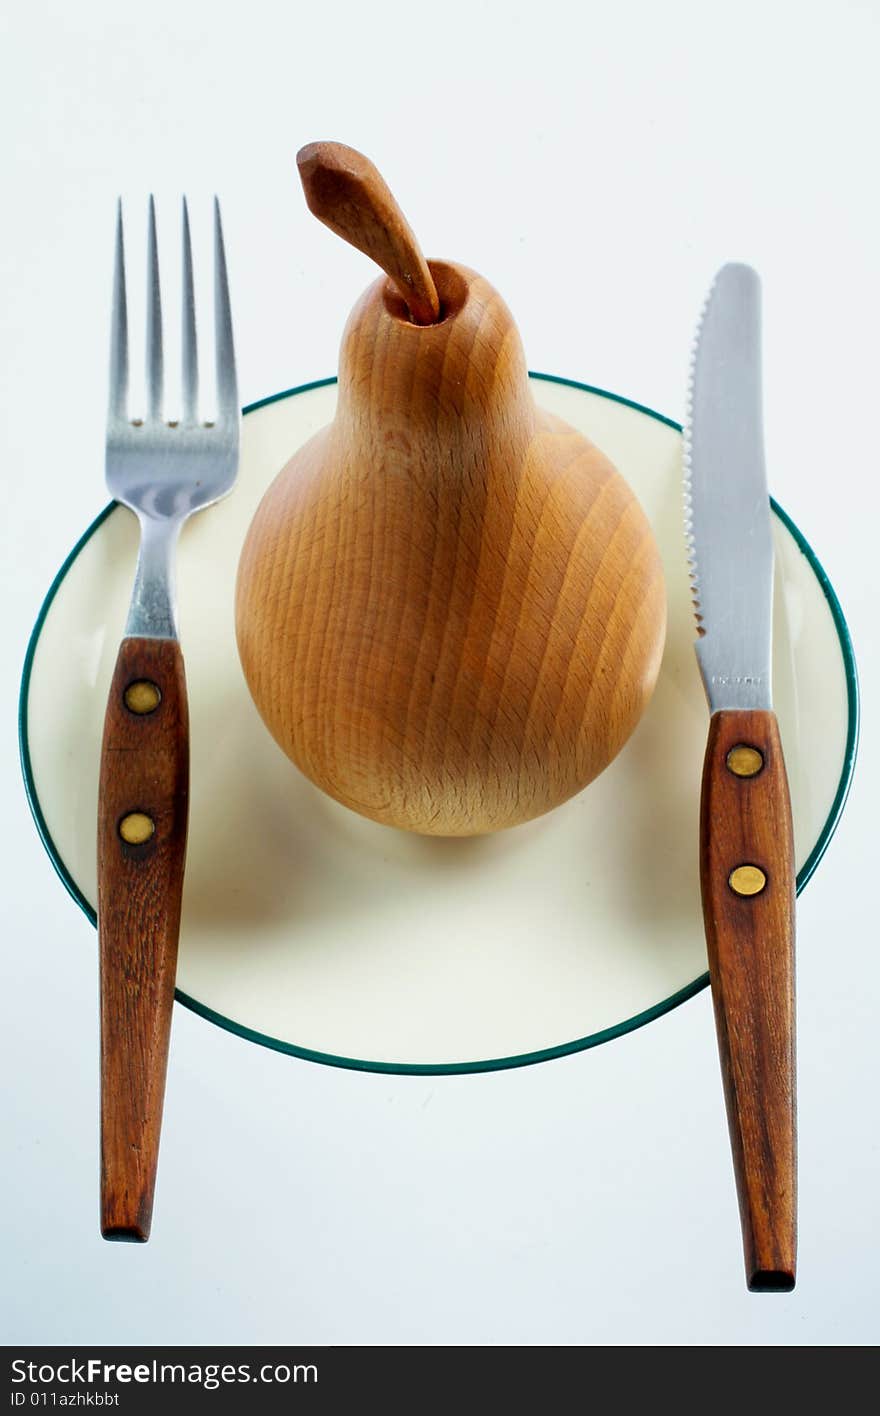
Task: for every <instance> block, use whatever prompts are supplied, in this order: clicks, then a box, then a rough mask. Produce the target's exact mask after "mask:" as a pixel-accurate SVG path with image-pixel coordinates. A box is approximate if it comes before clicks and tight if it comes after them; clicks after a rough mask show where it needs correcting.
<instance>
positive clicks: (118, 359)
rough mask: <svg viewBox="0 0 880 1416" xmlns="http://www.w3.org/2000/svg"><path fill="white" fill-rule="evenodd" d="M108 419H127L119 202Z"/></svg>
mask: <svg viewBox="0 0 880 1416" xmlns="http://www.w3.org/2000/svg"><path fill="white" fill-rule="evenodd" d="M109 416H110V418H111V419H115V418H122V419H127V418H128V309H127V305H126V300H125V250H124V243H123V237H122V198H121V197H120V198H119V199H118V201H117V203H116V251H115V255H114V260H113V312H112V314H111V316H110V407H109Z"/></svg>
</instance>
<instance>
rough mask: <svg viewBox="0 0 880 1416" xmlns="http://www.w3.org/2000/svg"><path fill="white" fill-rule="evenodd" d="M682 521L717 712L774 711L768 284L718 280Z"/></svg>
mask: <svg viewBox="0 0 880 1416" xmlns="http://www.w3.org/2000/svg"><path fill="white" fill-rule="evenodd" d="M689 402H690V408H689V416H688V420H687V430H688V431H687V444H686V462H685V468H686V482H685V519H686V529H687V532H688V541H689V552H690V558H691V584H692V589H693V596H694V608H695V612H696V616H697V628H698V631H699V634H700V637H699V639H698V641H697V646H696V649H697V659H698V661H699V665H700V671H701V673H702V675H703V684H704V686H705V689H706V696H707V698H708V700H709V707H710V709H711V711H712V712H713V713H714V712H717V711H718V709H720V708H770V706H771V704H772V692H771V678H770V672H771V671H770V648H771V620H772V613H773V538H772V533H771V529H770V503H769V498H768V495H767V474H766V470H765V466H764V435H763V416H762V406H761V404H762V399H761V282H760V280H759V278H758V275H757V273H756V272H755V271H754V270H752V268H751V267H750V266H747V265H726V266H723V267H722V269H721V270H720V271H719V272H718V275H717V276H716V279H715V282H714V284H713V286H712V289H711V291H710V293H709V298H708V300H707V301H706V305H705V308H704V311H703V317H702V320H701V323H700V329H699V333H698V335H697V342H696V347H695V350H694V360H693V368H692V373H691V386H690V400H689Z"/></svg>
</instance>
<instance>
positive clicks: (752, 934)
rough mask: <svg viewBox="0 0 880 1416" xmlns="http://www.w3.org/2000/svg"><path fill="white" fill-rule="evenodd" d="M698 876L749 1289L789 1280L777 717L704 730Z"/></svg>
mask: <svg viewBox="0 0 880 1416" xmlns="http://www.w3.org/2000/svg"><path fill="white" fill-rule="evenodd" d="M700 877H701V884H702V893H703V916H704V920H705V925H706V941H707V944H708V950H709V973H710V976H711V980H712V996H713V1000H714V1004H715V1021H716V1024H717V1029H718V1047H719V1051H720V1054H721V1070H722V1075H723V1078H724V1088H725V1093H726V1098H727V1117H728V1123H729V1126H730V1139H731V1145H732V1148H733V1160H734V1168H735V1171H736V1183H737V1190H738V1192H739V1206H740V1216H741V1219H742V1230H743V1245H744V1250H745V1261H746V1277H747V1280H748V1286H749V1288H751V1289H753V1290H766V1289H777V1290H779V1289H781V1290H788V1289H791V1288H793V1287H794V1281H795V1258H796V1251H797V1168H796V1129H795V1011H794V916H795V870H794V846H793V841H792V825H791V805H790V802H789V796H788V780H787V778H786V775H785V763H784V761H783V757H782V746H781V743H780V740H779V728H778V725H777V722H776V718H775V716H774V715H773V714H772V713H769V712H733V711H730V712H720V713H716V714H715V715H714V716H713V718H712V720H711V723H710V726H709V741H708V745H707V748H706V760H705V764H704V767H703V794H702V807H701V814H700Z"/></svg>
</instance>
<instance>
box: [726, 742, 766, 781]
mask: <svg viewBox="0 0 880 1416" xmlns="http://www.w3.org/2000/svg"><path fill="white" fill-rule="evenodd" d="M727 765H728V767H729V768H730V770H731V772H733V773H734V774H735V775H736V776H737V777H755V776H757V774H758V773H759V772H760V770H761V768H762V767H763V766H764V755H763V753H761V752H759V751H758V749H757V748H756V747H749V746H748V744H747V743H744V742H738V743H737V745H736V747H732V748H731V749H730V751H729V752H728V754H727Z"/></svg>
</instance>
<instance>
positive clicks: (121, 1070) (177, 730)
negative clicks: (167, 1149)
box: [98, 637, 189, 1242]
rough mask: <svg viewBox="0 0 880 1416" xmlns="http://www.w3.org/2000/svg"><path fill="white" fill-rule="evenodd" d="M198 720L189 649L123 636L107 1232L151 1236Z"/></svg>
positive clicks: (116, 699)
mask: <svg viewBox="0 0 880 1416" xmlns="http://www.w3.org/2000/svg"><path fill="white" fill-rule="evenodd" d="M188 791H189V720H188V710H187V698H186V679H185V676H184V669H183V655H182V654H181V651H180V645H179V644H178V643H177V641H176V640H174V639H147V638H135V637H130V638H126V639H123V641H122V644H121V645H120V648H119V654H118V657H117V660H116V669H115V672H114V674H113V683H112V686H111V688H110V697H109V700H108V703H107V713H106V717H105V719H104V740H103V746H102V749H101V775H100V785H99V794H98V945H99V968H100V993H101V1233H102V1234H103V1236H104V1238H105V1239H121V1240H130V1241H133V1242H138V1241H140V1242H144V1241H145V1240H147V1239H148V1238H149V1235H150V1222H151V1218H152V1211H153V1191H154V1187H155V1181H156V1165H157V1161H158V1154H159V1133H160V1129H161V1124H162V1102H163V1097H164V1092H165V1072H166V1066H167V1062H168V1041H169V1035H170V1031H171V1010H172V1005H173V1002H174V979H175V973H176V969H177V941H178V934H179V929H180V902H181V895H182V891H183V870H184V861H185V857H186V828H187V809H188Z"/></svg>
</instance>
